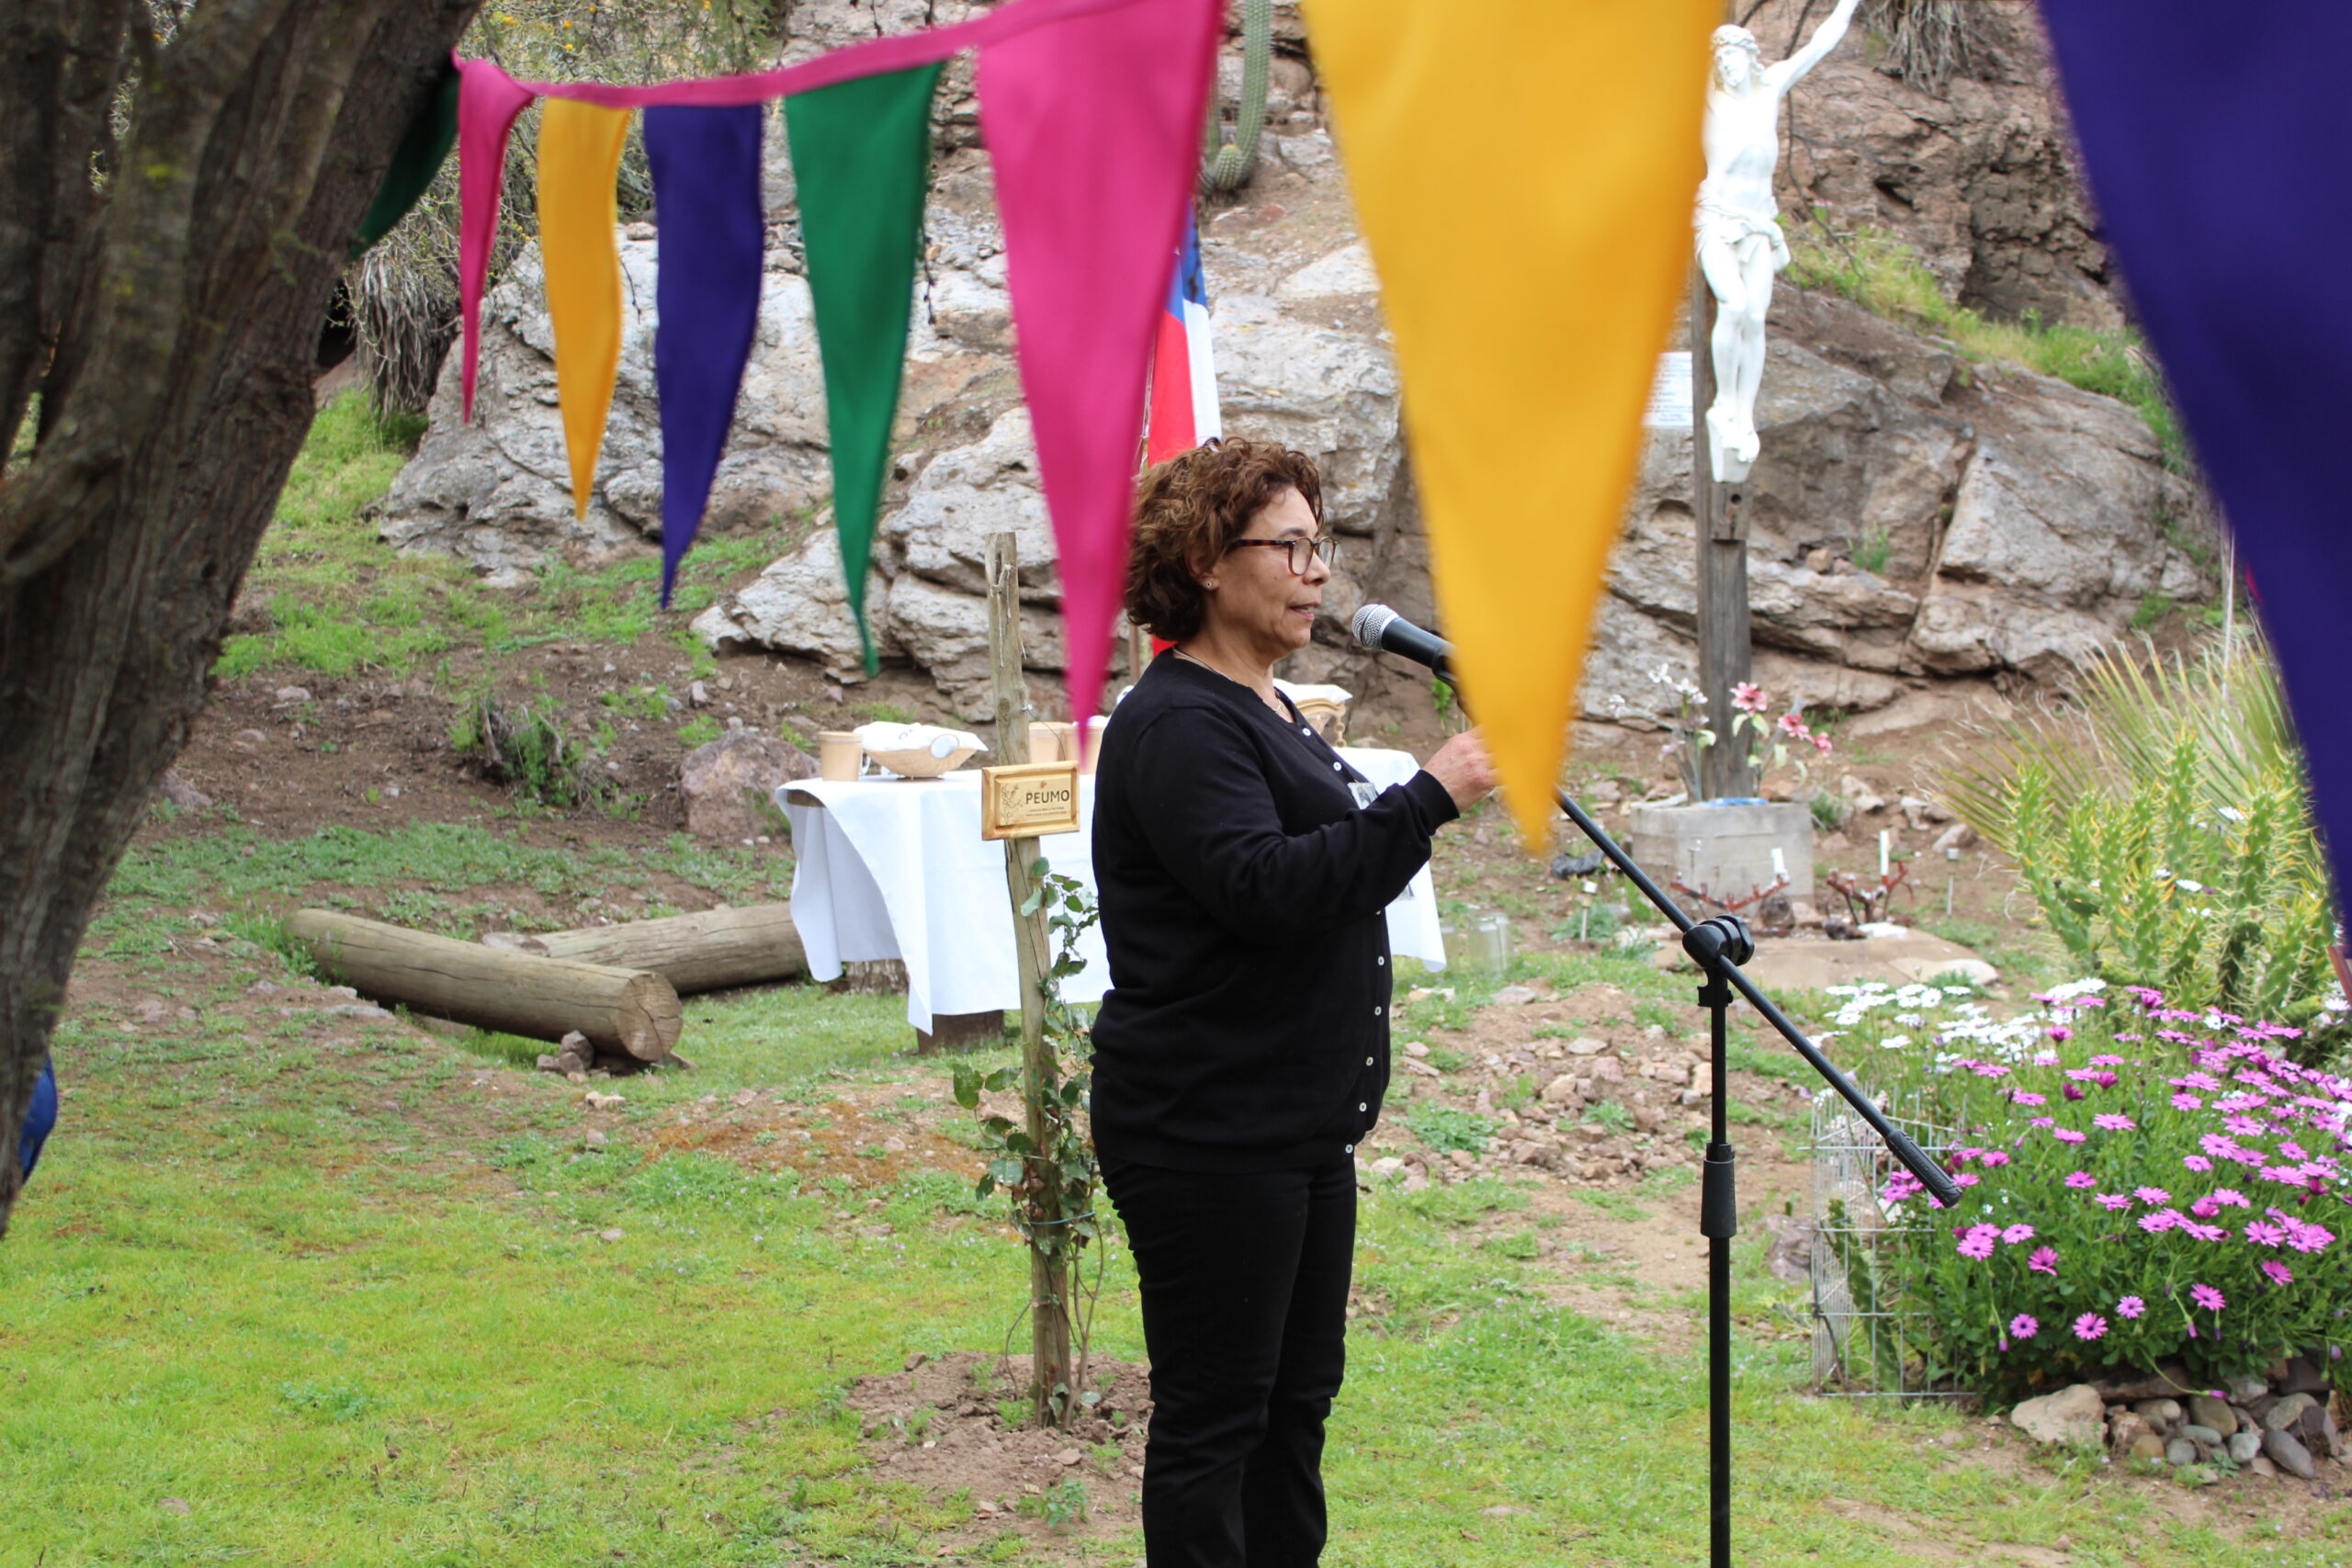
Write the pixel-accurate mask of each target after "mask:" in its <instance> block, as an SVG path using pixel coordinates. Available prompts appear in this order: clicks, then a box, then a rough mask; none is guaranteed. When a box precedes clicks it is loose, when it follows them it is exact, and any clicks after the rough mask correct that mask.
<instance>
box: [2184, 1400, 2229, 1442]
mask: <svg viewBox="0 0 2352 1568" xmlns="http://www.w3.org/2000/svg"><path fill="white" fill-rule="evenodd" d="M2188 1418H2189V1419H2190V1420H2191V1421H2194V1422H2196V1423H2197V1425H2199V1427H2211V1428H2212V1429H2213V1430H2214V1432H2215V1433H2217V1434H2218V1435H2219V1436H2221V1437H2224V1438H2226V1437H2228V1436H2229V1435H2230V1434H2231V1433H2232V1432H2234V1431H2236V1430H2237V1429H2238V1418H2237V1416H2236V1413H2235V1412H2233V1411H2232V1410H2231V1409H2230V1405H2229V1401H2227V1400H2224V1399H2216V1398H2214V1397H2213V1396H2212V1395H2211V1394H2210V1393H2192V1394H2190V1395H2189V1396H2188Z"/></svg>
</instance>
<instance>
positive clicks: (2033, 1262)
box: [2025, 1247, 2058, 1280]
mask: <svg viewBox="0 0 2352 1568" xmlns="http://www.w3.org/2000/svg"><path fill="white" fill-rule="evenodd" d="M2025 1266H2026V1268H2027V1269H2028V1270H2029V1271H2030V1272H2032V1273H2036V1274H2047V1275H2049V1276H2050V1277H2051V1278H2052V1279H2053V1280H2054V1279H2056V1278H2057V1277H2058V1249H2057V1248H2056V1247H2035V1248H2034V1249H2033V1256H2032V1257H2030V1258H2027V1259H2026V1260H2025Z"/></svg>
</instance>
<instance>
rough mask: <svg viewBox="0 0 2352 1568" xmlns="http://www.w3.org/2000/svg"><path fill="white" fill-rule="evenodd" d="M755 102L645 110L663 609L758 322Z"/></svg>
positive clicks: (705, 494)
mask: <svg viewBox="0 0 2352 1568" xmlns="http://www.w3.org/2000/svg"><path fill="white" fill-rule="evenodd" d="M762 115H763V110H762V109H761V107H760V106H759V105H757V104H745V105H743V106H741V107H736V108H676V107H654V108H649V109H647V110H646V111H645V157H646V161H647V162H648V163H649V164H651V165H652V167H653V210H654V217H655V219H656V220H657V222H658V226H659V231H660V234H661V245H662V251H661V273H660V276H659V279H658V281H657V282H656V283H655V285H654V294H653V299H654V305H655V308H656V310H658V312H659V317H658V320H657V321H656V324H655V327H654V332H653V385H654V389H655V391H656V393H657V394H658V396H659V397H660V399H661V403H662V604H663V606H664V607H665V608H666V607H667V606H668V604H669V603H670V590H671V589H672V587H673V586H674V585H675V584H676V582H677V580H678V563H679V562H680V561H681V560H683V559H684V558H685V554H686V547H687V546H689V545H691V544H693V543H694V538H695V529H697V528H699V527H701V526H702V513H703V507H704V506H705V505H706V504H707V502H709V500H710V481H711V479H712V476H713V475H715V474H717V473H718V459H719V457H720V456H721V455H722V454H724V453H725V451H726V450H727V432H728V428H729V426H730V425H732V424H733V423H735V398H736V394H737V392H738V391H739V390H740V389H741V387H742V384H743V367H744V366H745V365H746V364H748V363H749V362H750V360H751V357H752V337H753V336H754V335H755V334H756V333H757V332H758V330H759V323H760V272H761V265H762V258H763V252H764V247H765V238H766V213H765V210H764V209H763V206H762V203H761V200H760V121H761V118H762Z"/></svg>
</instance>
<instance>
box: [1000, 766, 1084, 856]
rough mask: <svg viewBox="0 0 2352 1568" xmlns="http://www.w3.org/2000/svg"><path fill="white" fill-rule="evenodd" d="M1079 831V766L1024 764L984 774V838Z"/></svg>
mask: <svg viewBox="0 0 2352 1568" xmlns="http://www.w3.org/2000/svg"><path fill="white" fill-rule="evenodd" d="M1077 831H1078V764H1077V763H1076V762H1022V763H1017V764H1015V765H1013V766H1010V767H1003V768H982V769H981V770H980V837H981V838H983V839H1042V838H1045V837H1046V836H1047V835H1048V834H1052V833H1075V832H1077Z"/></svg>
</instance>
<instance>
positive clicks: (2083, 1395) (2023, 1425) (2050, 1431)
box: [2009, 1382, 2107, 1445]
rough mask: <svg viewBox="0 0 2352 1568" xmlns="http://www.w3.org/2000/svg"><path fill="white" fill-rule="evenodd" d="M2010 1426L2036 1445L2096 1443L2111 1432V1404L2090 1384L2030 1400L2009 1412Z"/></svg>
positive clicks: (2084, 1383)
mask: <svg viewBox="0 0 2352 1568" xmlns="http://www.w3.org/2000/svg"><path fill="white" fill-rule="evenodd" d="M2009 1421H2010V1424H2011V1425H2013V1426H2015V1427H2018V1429H2019V1430H2020V1431H2022V1432H2024V1433H2025V1434H2026V1435H2027V1436H2028V1437H2030V1438H2033V1439H2034V1440H2035V1441H2036V1442H2041V1443H2080V1444H2086V1445H2088V1444H2096V1443H2098V1441H2099V1439H2100V1438H2102V1437H2103V1436H2104V1435H2105V1433H2106V1429H2107V1405H2106V1403H2105V1402H2104V1401H2102V1400H2101V1399H2100V1398H2099V1396H2098V1390H2097V1389H2096V1388H2093V1387H2092V1386H2091V1385H2090V1384H2088V1383H2086V1382H2078V1383H2075V1384H2074V1385H2072V1386H2071V1387H2067V1388H2062V1389H2060V1390H2059V1391H2058V1392H2057V1393H2046V1394H2043V1395H2042V1396H2041V1398H2039V1399H2029V1400H2026V1401H2025V1402H2023V1403H2022V1404H2019V1405H2018V1407H2017V1408H2016V1409H2015V1410H2012V1411H2010V1412H2009Z"/></svg>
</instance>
